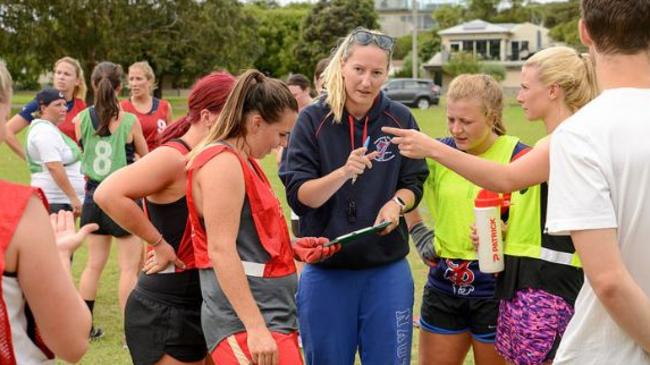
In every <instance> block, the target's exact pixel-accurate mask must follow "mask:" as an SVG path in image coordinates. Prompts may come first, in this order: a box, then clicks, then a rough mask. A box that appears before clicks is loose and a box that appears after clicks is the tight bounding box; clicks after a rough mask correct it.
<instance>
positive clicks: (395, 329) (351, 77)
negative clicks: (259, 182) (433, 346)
mask: <svg viewBox="0 0 650 365" xmlns="http://www.w3.org/2000/svg"><path fill="white" fill-rule="evenodd" d="M393 44H394V40H393V39H392V38H390V37H389V36H387V35H384V34H382V33H380V32H377V31H371V30H367V29H363V28H357V29H355V30H353V31H352V32H351V33H350V34H348V35H347V36H346V37H345V38H344V39H343V40H342V41H341V43H340V44H339V46H338V47H337V48H336V50H335V51H334V53H333V55H332V57H331V58H330V61H329V64H328V65H327V67H326V68H325V71H324V84H325V88H326V89H327V94H326V95H323V96H321V97H320V99H319V100H317V101H316V102H314V103H313V104H311V105H308V106H307V107H306V108H305V109H303V110H302V111H301V113H300V116H299V120H298V122H297V123H296V127H295V128H294V131H293V132H292V136H291V141H290V143H289V147H288V149H287V158H286V159H285V160H283V161H282V163H281V166H280V178H281V179H282V180H283V183H284V185H285V187H286V190H287V200H288V202H289V205H290V206H291V208H292V209H293V210H294V211H295V212H296V213H297V214H298V215H299V216H300V232H301V234H304V235H307V236H324V237H327V238H328V239H334V238H336V237H338V236H341V235H343V234H346V233H349V232H351V231H355V230H357V229H360V228H364V227H368V226H372V225H374V224H378V223H380V222H388V226H387V227H386V228H385V229H383V230H382V231H381V232H380V233H379V234H373V235H369V236H366V237H362V238H359V239H357V240H355V241H354V242H351V243H349V244H347V245H345V246H344V247H343V249H342V251H341V252H340V253H338V254H337V255H336V256H333V257H331V258H329V259H327V260H324V261H322V262H318V263H312V264H308V265H306V267H305V269H304V271H303V272H302V274H301V276H300V285H299V290H298V295H297V301H298V313H299V316H298V318H299V320H300V333H301V337H302V340H303V344H304V350H305V357H306V361H307V363H308V364H341V365H351V364H353V363H354V359H355V354H356V353H357V351H359V355H360V358H361V362H362V363H364V364H389V363H390V364H398V363H399V364H401V363H409V361H410V352H411V351H410V348H411V332H412V307H413V278H412V275H411V271H410V268H409V266H408V263H407V262H406V259H405V256H406V254H407V253H408V239H407V235H406V225H405V223H404V220H403V219H401V218H400V217H401V214H402V213H404V212H406V211H408V210H410V209H413V208H414V207H415V206H417V204H418V202H419V201H420V197H421V196H422V184H423V182H424V180H425V178H426V176H427V174H428V171H427V167H426V164H425V163H424V161H423V160H413V159H410V158H404V157H402V156H400V155H399V153H398V150H397V148H396V147H395V146H393V145H391V144H390V138H389V136H387V135H386V134H385V133H383V132H382V131H381V127H382V126H394V127H400V128H417V124H416V122H415V119H414V118H413V116H412V115H411V113H410V111H409V110H408V109H407V108H406V107H404V106H403V105H401V104H399V103H396V102H393V101H391V100H390V99H388V98H387V97H386V96H385V95H384V94H383V93H382V92H381V86H382V84H383V83H384V82H385V81H386V79H387V77H388V68H389V64H390V56H391V52H392V49H393ZM333 334H335V335H333Z"/></svg>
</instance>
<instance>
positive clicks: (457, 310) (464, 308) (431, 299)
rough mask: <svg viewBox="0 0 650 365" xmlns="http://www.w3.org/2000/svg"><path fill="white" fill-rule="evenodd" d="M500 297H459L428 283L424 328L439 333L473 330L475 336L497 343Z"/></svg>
mask: <svg viewBox="0 0 650 365" xmlns="http://www.w3.org/2000/svg"><path fill="white" fill-rule="evenodd" d="M498 315H499V300H497V299H491V298H490V299H482V298H461V297H455V296H451V295H448V294H445V293H443V292H440V291H438V290H436V289H434V288H431V287H428V286H425V287H424V293H423V295H422V308H421V309H420V316H421V320H420V322H421V323H420V324H421V326H420V328H421V329H423V330H425V331H427V332H432V333H437V334H443V335H444V334H458V333H463V332H467V331H469V332H470V333H471V335H472V337H473V338H474V339H476V340H477V341H481V342H485V343H494V340H495V337H496V328H497V318H498Z"/></svg>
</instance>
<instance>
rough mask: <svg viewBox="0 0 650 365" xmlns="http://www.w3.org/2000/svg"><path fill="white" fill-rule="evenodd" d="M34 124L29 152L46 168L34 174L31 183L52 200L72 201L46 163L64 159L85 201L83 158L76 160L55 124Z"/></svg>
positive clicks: (74, 186) (79, 194)
mask: <svg viewBox="0 0 650 365" xmlns="http://www.w3.org/2000/svg"><path fill="white" fill-rule="evenodd" d="M34 123H36V124H34ZM32 124H33V125H32V126H31V128H30V131H29V134H28V135H27V154H28V155H29V157H30V158H31V159H32V160H33V161H34V162H36V163H37V164H39V165H41V166H42V169H43V171H42V172H34V173H32V182H31V185H32V186H35V187H39V188H41V189H42V190H43V192H44V193H45V196H46V197H47V201H48V202H49V203H57V204H70V199H68V196H67V195H65V193H64V192H63V190H61V188H59V186H58V185H57V184H56V182H55V181H54V179H53V178H52V175H51V174H50V172H49V170H48V169H47V166H45V163H47V162H61V163H62V164H63V167H64V169H65V172H66V175H68V180H70V184H72V187H73V188H74V190H75V192H76V193H77V196H78V197H79V200H82V201H83V195H84V178H83V175H82V174H81V161H76V162H73V161H74V154H73V152H72V150H71V149H70V147H69V146H68V145H67V144H66V143H65V141H64V140H63V137H62V136H61V132H60V131H59V129H58V128H57V127H56V126H55V125H54V124H52V123H50V122H49V121H46V120H43V119H34V120H33V121H32Z"/></svg>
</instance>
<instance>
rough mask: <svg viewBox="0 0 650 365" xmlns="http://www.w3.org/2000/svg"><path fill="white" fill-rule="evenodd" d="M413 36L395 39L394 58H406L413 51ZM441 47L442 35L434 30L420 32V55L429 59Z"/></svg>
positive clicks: (424, 58)
mask: <svg viewBox="0 0 650 365" xmlns="http://www.w3.org/2000/svg"><path fill="white" fill-rule="evenodd" d="M412 44H413V36H411V35H405V36H403V37H399V38H397V39H396V40H395V49H394V50H393V59H396V60H401V59H405V57H407V55H408V54H409V53H410V52H411V51H412V49H411V47H412ZM439 49H440V37H438V35H437V34H434V33H433V32H421V33H418V57H419V58H420V59H422V60H425V61H428V60H429V59H430V58H431V57H432V56H433V54H434V53H435V52H436V51H438V50H439Z"/></svg>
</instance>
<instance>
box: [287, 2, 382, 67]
mask: <svg viewBox="0 0 650 365" xmlns="http://www.w3.org/2000/svg"><path fill="white" fill-rule="evenodd" d="M358 26H362V27H366V28H369V29H376V28H378V27H379V25H378V23H377V12H376V11H375V8H374V2H373V1H372V0H319V1H318V2H317V3H316V4H315V5H314V6H313V8H312V9H311V11H310V12H309V14H308V15H307V17H306V18H305V20H304V22H303V27H302V29H303V32H302V34H301V36H300V39H299V40H298V42H297V44H296V48H295V50H294V56H295V57H296V60H297V62H299V64H298V65H297V70H296V71H299V72H300V73H303V74H305V75H311V74H313V71H314V67H315V65H316V63H317V62H318V60H320V59H321V58H325V57H328V56H329V55H330V52H331V51H332V50H333V49H334V48H335V47H336V45H337V41H338V40H339V39H340V38H341V37H344V36H345V35H346V34H348V33H349V32H350V31H351V30H352V29H354V28H356V27H358Z"/></svg>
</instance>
